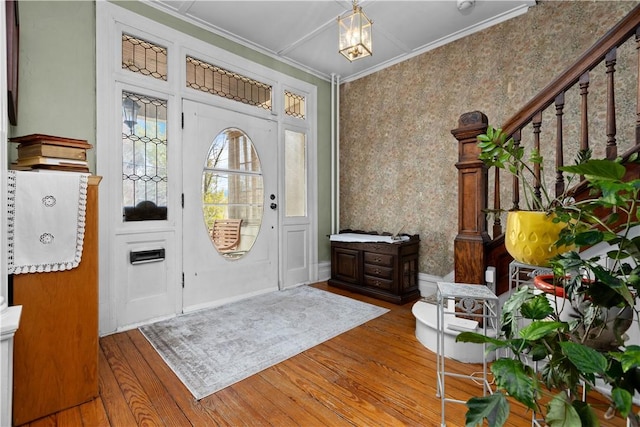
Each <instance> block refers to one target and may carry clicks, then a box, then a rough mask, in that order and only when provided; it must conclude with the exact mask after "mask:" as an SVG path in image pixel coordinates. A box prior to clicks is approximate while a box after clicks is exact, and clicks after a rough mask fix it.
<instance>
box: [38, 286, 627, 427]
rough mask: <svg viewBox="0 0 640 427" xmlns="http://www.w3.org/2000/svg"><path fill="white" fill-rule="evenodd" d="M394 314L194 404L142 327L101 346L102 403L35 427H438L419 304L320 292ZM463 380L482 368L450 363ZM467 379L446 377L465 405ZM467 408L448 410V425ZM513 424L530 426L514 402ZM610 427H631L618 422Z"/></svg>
mask: <svg viewBox="0 0 640 427" xmlns="http://www.w3.org/2000/svg"><path fill="white" fill-rule="evenodd" d="M314 286H315V287H317V288H320V289H325V290H328V291H331V292H335V293H338V294H342V295H347V296H350V297H352V298H355V299H358V300H361V301H365V302H369V303H372V304H376V305H379V306H384V307H386V308H388V309H390V311H389V312H388V313H387V314H385V315H383V316H380V317H378V318H376V319H374V320H372V321H370V322H367V323H366V324H364V325H362V326H359V327H357V328H354V329H352V330H350V331H348V332H345V333H344V334H342V335H339V336H338V337H336V338H333V339H331V340H329V341H326V342H324V343H322V344H320V345H318V346H316V347H313V348H311V349H309V350H307V351H305V352H303V353H301V354H299V355H297V356H295V357H292V358H291V359H288V360H286V361H284V362H282V363H280V364H278V365H275V366H273V367H271V368H268V369H266V370H264V371H262V372H260V373H258V374H256V375H253V376H251V377H249V378H247V379H245V380H243V381H241V382H239V383H236V384H234V385H232V386H229V387H227V388H225V389H223V390H221V391H219V392H218V393H215V394H213V395H211V396H208V397H206V398H204V399H202V400H200V401H196V400H195V399H194V398H193V397H192V396H191V393H190V392H189V391H188V390H187V388H186V387H185V386H184V385H183V384H182V382H181V381H180V380H179V379H178V378H177V377H176V376H175V374H174V373H173V372H172V371H171V369H169V367H168V366H167V365H166V364H165V363H164V361H163V360H162V359H161V358H160V356H159V355H158V354H157V353H156V351H155V350H154V349H153V347H151V345H150V344H149V343H148V342H147V340H146V339H145V338H144V337H143V336H142V334H141V333H140V332H139V331H138V330H131V331H127V332H122V333H118V334H114V335H109V336H106V337H103V338H101V339H100V354H99V356H100V361H99V374H100V375H99V376H100V378H99V380H100V384H99V385H100V396H99V397H98V398H97V399H95V400H93V401H91V402H87V403H85V404H83V405H80V406H77V407H74V408H71V409H68V410H65V411H62V412H59V413H56V414H53V415H51V416H48V417H45V418H42V419H40V420H37V421H34V422H32V423H30V424H28V426H29V427H42V426H74V427H75V426H87V427H89V426H91V427H93V426H114V427H120V426H124V427H128V426H426V427H430V426H439V425H440V417H441V416H440V414H441V409H440V408H441V405H440V399H439V398H437V397H436V367H435V363H436V358H435V354H434V353H432V352H431V351H429V350H427V349H426V348H425V347H423V346H422V345H421V344H420V343H419V342H418V341H417V340H416V338H415V334H414V332H415V319H414V317H413V315H412V314H411V306H412V303H408V304H405V305H402V306H398V305H394V304H390V303H386V302H383V301H379V300H375V299H372V298H368V297H364V296H361V295H357V294H353V293H351V292H348V291H343V290H339V289H336V288H332V287H329V286H328V285H327V284H326V283H319V284H316V285H314ZM447 367H448V369H452V370H456V371H458V372H462V373H467V374H468V373H471V372H475V371H478V370H479V369H480V366H474V365H465V364H460V363H457V362H454V361H452V362H449V363H448V364H447ZM480 390H481V389H480V388H479V386H477V385H475V384H473V383H472V382H470V381H466V380H459V379H455V378H453V379H447V391H449V392H450V393H451V395H452V396H455V398H458V399H462V400H466V399H468V398H469V397H471V396H472V395H473V394H478V393H480ZM465 410H466V407H465V406H464V405H461V404H455V403H448V404H447V407H446V419H447V425H448V426H449V427H458V426H464V413H465ZM511 414H512V415H511V418H510V420H509V426H512V427H519V426H530V425H531V419H530V414H529V413H527V412H526V411H525V409H524V408H523V407H522V406H519V405H512V408H511ZM603 425H607V426H624V425H625V423H624V421H623V420H621V419H620V418H619V417H618V418H617V419H615V420H612V421H611V422H610V424H603Z"/></svg>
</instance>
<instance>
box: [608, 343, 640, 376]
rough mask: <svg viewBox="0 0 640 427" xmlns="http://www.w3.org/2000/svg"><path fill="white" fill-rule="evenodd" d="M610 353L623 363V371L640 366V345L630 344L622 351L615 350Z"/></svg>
mask: <svg viewBox="0 0 640 427" xmlns="http://www.w3.org/2000/svg"><path fill="white" fill-rule="evenodd" d="M609 354H610V355H611V357H613V358H614V359H616V360H618V361H619V362H620V363H621V365H622V370H623V372H627V371H628V370H629V369H631V368H637V367H639V366H640V346H637V345H630V346H627V348H625V349H624V352H622V353H619V352H615V353H609Z"/></svg>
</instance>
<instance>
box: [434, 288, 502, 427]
mask: <svg viewBox="0 0 640 427" xmlns="http://www.w3.org/2000/svg"><path fill="white" fill-rule="evenodd" d="M436 299H437V309H438V313H437V334H438V336H437V351H436V356H437V357H436V368H437V381H438V383H437V389H436V396H438V397H440V402H441V414H442V420H441V427H446V423H445V404H446V403H447V402H453V403H462V404H465V403H466V402H465V401H464V400H459V399H454V398H450V397H446V392H445V379H446V377H456V378H461V379H465V380H469V381H470V382H473V383H474V384H480V385H481V386H482V393H483V396H486V395H487V393H493V391H492V390H491V386H490V384H489V381H488V379H487V356H486V344H483V355H484V356H483V360H482V373H481V374H482V376H481V377H477V376H472V375H464V374H458V373H455V372H447V370H446V366H445V361H446V358H445V357H444V354H445V351H444V343H445V339H444V335H445V328H449V329H452V324H453V323H455V321H454V322H451V321H450V319H452V318H456V315H462V316H463V318H467V319H473V320H476V321H477V322H478V324H480V323H481V324H482V330H483V333H484V334H485V335H486V334H487V333H489V331H491V330H492V331H493V332H491V333H495V332H496V331H498V330H499V329H500V328H499V313H498V309H499V306H500V305H499V302H498V297H497V296H496V295H495V294H494V293H493V292H492V291H491V290H490V289H489V288H487V287H486V286H484V285H470V284H464V283H446V282H438V290H437V293H436ZM456 310H457V311H456ZM445 318H446V319H448V320H449V321H448V322H445Z"/></svg>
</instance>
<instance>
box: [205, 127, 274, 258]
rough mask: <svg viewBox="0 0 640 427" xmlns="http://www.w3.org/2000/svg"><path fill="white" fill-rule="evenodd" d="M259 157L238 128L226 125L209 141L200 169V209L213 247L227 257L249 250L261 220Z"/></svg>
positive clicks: (261, 195)
mask: <svg viewBox="0 0 640 427" xmlns="http://www.w3.org/2000/svg"><path fill="white" fill-rule="evenodd" d="M263 201H264V186H263V177H262V169H261V167H260V159H259V158H258V154H257V152H256V150H255V148H254V146H253V143H252V142H251V139H249V137H248V136H247V134H246V133H244V132H243V131H242V130H240V129H235V128H229V129H225V130H223V131H222V132H220V134H218V136H216V138H215V139H214V140H213V142H212V144H211V148H210V149H209V154H208V155H207V159H206V162H205V165H204V170H203V172H202V213H203V215H204V222H205V224H206V227H207V230H208V233H209V237H210V238H211V242H212V243H213V245H214V247H215V248H216V250H217V251H218V253H220V255H222V256H223V257H225V258H227V259H237V258H240V257H242V256H243V255H244V254H246V253H247V252H249V250H251V247H252V246H253V244H254V242H255V240H256V237H257V236H258V232H259V231H260V225H261V224H262V213H263Z"/></svg>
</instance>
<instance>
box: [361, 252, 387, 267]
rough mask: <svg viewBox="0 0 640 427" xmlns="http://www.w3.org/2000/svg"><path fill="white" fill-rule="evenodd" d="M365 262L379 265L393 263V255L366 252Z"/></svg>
mask: <svg viewBox="0 0 640 427" xmlns="http://www.w3.org/2000/svg"><path fill="white" fill-rule="evenodd" d="M364 262H365V264H377V265H388V266H390V267H391V266H392V265H393V255H386V254H377V253H375V252H365V253H364Z"/></svg>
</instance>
